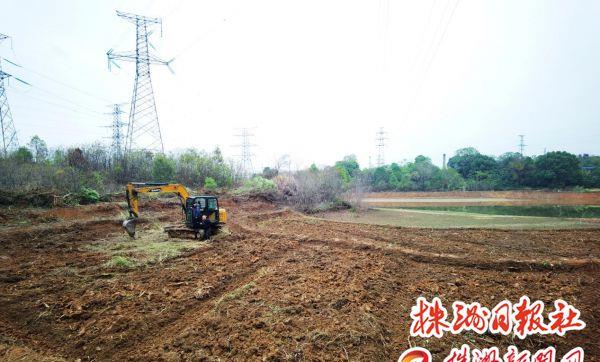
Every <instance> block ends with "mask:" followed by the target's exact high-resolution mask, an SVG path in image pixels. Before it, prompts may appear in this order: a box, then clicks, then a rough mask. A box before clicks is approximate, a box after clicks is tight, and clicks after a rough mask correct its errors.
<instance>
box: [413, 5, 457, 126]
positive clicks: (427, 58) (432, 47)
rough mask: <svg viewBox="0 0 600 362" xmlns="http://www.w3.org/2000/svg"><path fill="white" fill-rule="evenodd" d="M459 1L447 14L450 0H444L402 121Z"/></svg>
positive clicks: (421, 83)
mask: <svg viewBox="0 0 600 362" xmlns="http://www.w3.org/2000/svg"><path fill="white" fill-rule="evenodd" d="M459 2H460V0H456V1H455V3H454V7H452V10H450V13H449V15H447V13H448V11H449V9H450V7H449V6H450V3H451V0H448V1H447V2H446V6H445V7H444V10H443V11H442V14H441V15H440V21H439V23H438V25H437V26H436V29H435V31H434V33H433V36H432V38H431V42H430V43H429V46H428V47H427V50H426V51H425V53H423V65H424V66H423V67H422V69H423V70H422V71H421V72H420V73H419V74H420V77H419V78H417V81H416V82H415V84H416V86H415V88H414V89H415V91H414V93H413V95H412V97H411V98H410V101H409V103H408V104H407V107H406V109H405V111H404V116H403V121H404V120H406V118H408V116H409V114H410V112H411V111H412V108H413V107H414V105H415V103H416V101H417V98H418V96H419V94H420V93H421V88H422V87H423V84H424V83H425V81H426V80H427V76H428V74H429V69H430V68H431V65H432V64H433V61H434V60H435V57H436V55H437V52H438V50H439V48H440V46H441V44H442V42H443V41H444V38H445V37H446V32H447V30H448V27H449V26H450V23H451V22H452V18H453V17H454V13H455V11H456V8H457V7H458V4H459ZM446 17H447V20H446V22H445V23H444V19H445V18H446ZM442 27H443V30H442V33H441V35H440V36H439V37H438V36H437V34H438V33H439V31H440V30H441V29H442ZM436 38H437V42H436ZM430 50H431V51H430ZM428 54H429V56H428Z"/></svg>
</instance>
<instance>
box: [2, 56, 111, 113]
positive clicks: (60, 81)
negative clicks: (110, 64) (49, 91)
mask: <svg viewBox="0 0 600 362" xmlns="http://www.w3.org/2000/svg"><path fill="white" fill-rule="evenodd" d="M5 60H6V61H7V62H8V63H10V64H12V65H14V66H16V67H18V68H21V69H23V70H26V71H28V72H31V73H33V74H36V75H38V76H40V77H42V78H45V79H47V80H49V81H51V82H54V83H56V84H59V85H61V86H63V87H65V88H69V89H71V90H74V91H76V92H79V93H81V94H83V95H86V96H88V97H91V98H94V99H96V100H98V101H100V102H103V103H107V102H110V100H107V99H105V98H103V97H100V96H98V95H96V94H93V93H90V92H88V91H86V90H83V89H80V88H77V87H75V86H73V85H70V84H68V83H65V82H64V81H62V80H59V79H56V78H54V77H51V76H49V75H46V74H44V73H42V72H39V71H37V70H33V69H31V68H29V67H26V66H23V65H20V64H17V63H15V62H12V61H10V60H8V59H5ZM38 88H39V87H38Z"/></svg>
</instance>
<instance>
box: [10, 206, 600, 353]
mask: <svg viewBox="0 0 600 362" xmlns="http://www.w3.org/2000/svg"><path fill="white" fill-rule="evenodd" d="M222 204H226V205H227V208H228V212H229V214H230V223H229V225H228V228H227V229H228V230H227V231H226V232H224V233H222V234H221V235H218V236H217V237H215V238H214V240H213V241H211V242H210V243H209V244H207V246H205V247H200V248H197V249H194V250H190V251H187V252H185V253H184V254H183V255H180V256H178V257H175V258H172V259H168V260H165V261H163V262H161V263H156V264H151V265H147V266H143V267H138V268H133V269H130V270H122V269H116V268H110V267H107V266H106V264H105V263H106V261H107V260H108V258H109V256H108V255H106V254H104V253H102V252H100V251H97V250H94V249H90V248H89V247H87V246H88V245H89V244H90V243H91V242H93V241H97V240H103V242H111V240H113V239H114V238H117V237H120V236H121V233H122V231H121V229H120V220H119V219H120V217H121V214H120V210H119V209H118V208H117V207H115V208H113V207H112V206H110V205H111V204H107V205H108V206H104V207H102V208H98V210H101V215H99V216H98V217H97V218H89V217H88V218H79V216H78V212H74V211H69V210H62V211H61V210H59V209H53V210H51V211H49V213H51V214H52V215H54V216H55V217H57V219H54V218H44V217H41V216H39V215H38V217H36V218H31V219H30V222H29V223H25V224H24V223H22V222H21V223H11V224H7V225H5V226H3V227H2V228H1V229H0V230H1V233H0V261H1V263H0V358H1V359H11V360H18V359H22V358H26V359H30V360H40V359H44V358H46V359H47V360H59V359H61V358H64V359H66V360H76V359H81V360H82V361H86V360H240V361H244V360H364V361H378V360H382V361H385V360H396V359H397V358H398V356H399V355H400V353H401V352H402V351H404V350H405V349H407V348H408V347H409V346H415V345H416V346H422V347H426V348H428V349H429V350H430V351H431V352H432V354H433V356H434V360H436V361H438V360H440V361H441V360H442V359H443V358H444V357H445V356H446V355H447V354H448V353H449V351H450V349H451V348H452V347H459V346H460V345H461V344H463V343H467V344H469V345H470V346H471V347H473V348H485V347H491V346H494V345H495V346H498V347H499V348H500V350H501V352H502V353H504V352H505V350H506V346H508V345H511V344H515V345H517V346H519V347H520V348H521V349H528V350H530V351H535V350H537V349H538V348H545V347H547V346H549V345H554V346H556V348H557V351H558V356H562V354H563V353H564V352H566V351H568V350H570V349H571V348H574V347H576V346H581V347H583V348H584V350H585V352H586V359H588V360H591V361H594V360H597V359H598V356H599V355H600V348H599V344H598V343H597V342H598V340H600V333H599V331H598V327H599V325H598V323H599V318H600V307H598V304H597V300H598V297H599V296H600V295H599V293H598V291H599V290H600V289H599V287H600V285H599V281H598V270H599V269H600V268H599V267H598V264H599V258H600V230H573V231H539V230H538V231H503V230H481V229H477V230H429V229H411V228H396V227H386V226H375V225H361V224H349V223H338V222H332V221H325V220H320V219H316V218H310V217H306V216H304V215H301V214H298V213H295V212H292V211H289V210H280V209H278V208H277V207H275V206H274V205H272V204H268V203H264V202H260V201H246V202H241V203H235V202H233V201H231V200H223V202H222ZM114 206H116V204H115V205H114ZM142 207H144V206H142ZM96 208H97V207H96ZM93 210H94V207H90V212H94V211H93ZM110 210H114V212H112V211H110ZM143 214H144V215H145V217H147V219H146V220H147V221H146V224H149V223H152V222H158V223H168V222H172V221H174V220H177V219H178V217H179V211H178V209H177V206H176V205H172V204H170V201H153V202H152V203H151V204H150V205H149V207H148V206H146V207H145V208H144V213H143ZM36 215H37V214H36ZM42 216H43V215H42ZM70 217H71V218H70ZM140 232H144V223H142V225H141V231H140ZM189 242H190V243H196V241H189ZM522 295H528V296H529V297H530V298H531V299H532V300H534V299H539V300H542V301H544V303H546V305H547V306H550V305H551V304H552V302H553V301H554V300H555V299H557V298H562V299H564V300H566V301H568V302H570V303H571V304H573V305H574V306H575V307H577V308H578V309H579V310H580V311H581V313H582V315H581V318H582V319H583V320H584V321H585V322H586V323H587V328H586V329H584V330H583V331H572V332H567V334H566V336H565V337H558V336H550V335H547V336H533V337H528V338H526V339H525V340H522V341H521V340H518V339H513V338H511V337H504V336H499V335H492V334H485V335H477V334H474V333H462V334H459V335H451V334H446V335H445V336H444V337H443V338H441V339H437V338H431V339H423V338H412V337H410V334H409V326H410V322H411V319H410V317H409V313H410V308H411V306H413V305H414V304H415V300H416V299H417V297H419V296H424V297H426V298H427V299H428V300H431V298H433V297H434V296H438V297H440V299H441V300H442V302H443V303H444V305H445V306H446V308H448V309H451V304H452V302H453V301H455V300H462V301H464V302H474V301H478V302H480V303H481V304H482V305H484V306H488V307H490V308H491V307H493V306H494V305H495V304H496V303H498V302H499V301H501V300H503V299H508V300H511V301H513V302H517V301H518V299H519V298H520V297H521V296H522ZM546 314H547V313H546Z"/></svg>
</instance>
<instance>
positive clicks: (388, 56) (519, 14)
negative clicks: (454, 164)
mask: <svg viewBox="0 0 600 362" xmlns="http://www.w3.org/2000/svg"><path fill="white" fill-rule="evenodd" d="M2 3H3V4H2V9H3V11H2V12H1V13H0V33H4V34H7V35H10V36H12V38H13V39H12V48H11V43H10V42H4V43H3V44H1V45H0V57H5V58H7V59H9V60H11V61H13V62H16V63H18V64H20V65H22V66H24V67H25V68H17V67H14V66H12V65H10V64H7V63H6V62H3V69H4V70H5V71H7V72H9V73H12V74H13V75H15V76H17V77H19V78H21V79H24V80H26V81H28V82H29V83H31V84H32V85H33V86H32V87H28V86H25V85H22V84H20V83H19V82H16V81H14V80H13V81H11V82H10V87H9V89H8V96H9V102H10V104H11V109H12V113H13V116H14V120H15V124H16V127H17V129H18V132H19V139H20V141H21V143H22V144H24V143H26V142H27V141H28V140H29V139H30V138H31V136H32V135H34V134H38V135H39V136H41V137H42V138H43V139H45V140H46V141H47V142H48V144H49V145H50V146H57V145H72V144H82V143H90V142H93V141H94V140H102V141H104V142H109V140H107V139H103V138H102V137H108V136H110V129H109V128H104V127H103V126H106V125H109V124H110V122H111V119H110V116H108V115H104V114H103V113H105V112H109V111H110V109H109V107H108V104H109V103H121V102H129V101H130V98H131V93H132V89H133V76H134V65H133V64H131V63H121V66H122V68H121V69H118V68H115V67H113V68H112V71H110V72H109V70H108V68H107V61H106V51H107V50H108V49H111V48H114V49H115V51H126V50H133V49H134V41H135V29H134V26H133V24H130V23H128V22H126V21H124V20H122V19H121V18H119V17H117V16H116V14H115V10H117V9H118V10H121V11H126V12H134V13H140V14H143V15H147V16H157V17H162V19H163V37H162V38H161V37H160V32H159V31H156V32H155V33H154V34H153V35H152V43H153V44H154V45H155V47H156V49H157V50H156V54H158V55H159V56H161V57H162V58H163V59H167V60H168V59H170V58H173V57H175V61H174V62H173V68H174V70H175V74H171V73H170V72H169V71H168V70H167V69H166V68H165V67H160V66H157V67H155V68H153V74H152V77H153V84H154V90H155V97H156V102H157V107H158V113H159V119H160V122H161V129H162V134H163V139H164V143H165V147H166V149H167V150H176V149H183V148H187V147H197V148H200V149H207V150H212V149H213V148H214V147H215V146H217V145H218V146H220V147H221V149H222V150H223V152H224V154H225V155H226V156H230V157H231V156H234V155H236V154H239V151H238V150H236V149H235V148H234V147H233V145H235V144H237V143H239V140H238V139H236V138H235V137H234V135H235V134H237V133H239V128H240V127H255V128H254V129H253V130H252V132H253V134H254V135H255V136H254V138H253V143H254V144H256V147H255V148H254V149H253V153H254V154H255V157H254V165H255V168H256V169H257V170H258V169H259V168H261V167H263V166H266V165H271V164H273V163H274V162H275V160H276V159H277V158H278V157H279V156H281V155H283V154H289V155H290V156H291V158H292V161H293V162H294V165H295V166H296V167H301V166H307V165H309V164H310V163H312V162H315V163H317V164H320V165H322V164H331V163H333V162H334V161H335V160H338V159H341V158H342V157H343V156H344V155H346V154H351V153H354V154H356V155H357V157H358V159H359V162H360V163H361V165H363V166H367V165H368V162H369V161H368V160H369V156H371V157H372V160H373V163H375V160H376V156H377V153H376V149H375V132H376V131H377V129H378V128H379V127H384V128H385V130H386V131H387V132H388V135H387V137H388V140H387V147H386V152H385V156H386V157H385V158H386V161H387V162H391V161H402V160H404V159H412V158H414V157H415V156H416V155H418V154H425V155H427V156H429V157H431V158H432V159H433V161H434V162H435V163H437V164H441V159H442V153H444V152H445V153H447V154H448V155H449V156H451V155H452V154H453V153H454V151H455V150H456V149H458V148H461V147H466V146H474V147H476V148H477V149H479V150H480V151H481V152H483V153H486V154H492V155H498V154H500V153H503V152H506V151H516V150H517V147H516V145H517V143H518V137H517V135H518V134H525V135H526V139H525V141H526V143H527V145H528V146H527V148H526V153H527V154H540V153H542V152H543V151H544V149H545V148H546V149H547V150H549V151H550V150H567V151H570V152H573V153H594V154H598V153H600V146H599V144H600V143H599V142H598V140H599V139H600V126H599V123H598V119H599V117H600V106H599V105H600V102H598V100H597V98H598V95H599V94H600V92H599V91H600V70H599V69H600V68H599V65H600V52H599V49H600V40H599V36H598V35H599V34H600V21H598V19H599V18H600V2H598V1H592V0H589V1H558V0H556V1H542V0H540V1H522V0H512V1H482V0H461V1H460V2H459V3H458V4H457V0H449V1H447V0H437V1H435V2H434V1H433V0H427V1H416V0H415V1H394V0H371V1H368V0H365V1H347V0H346V1H306V0H305V1H282V0H274V1H243V0H240V1H178V0H174V1H164V0H163V1H159V0H156V1H117V0H114V1H110V0H107V1H75V0H71V1H42V0H39V1H27V0H3V1H2ZM455 6H456V10H455V12H454V13H453V16H452V17H450V15H449V14H450V13H452V9H454V7H455ZM448 20H451V21H450V22H449V25H448V27H447V30H446V31H445V32H444V28H445V24H446V23H447V21H448ZM442 34H444V36H443V37H442ZM438 45H439V46H438ZM434 55H435V56H434ZM427 64H430V65H429V66H428V65H427ZM40 74H43V75H44V76H40ZM48 77H50V78H51V79H53V80H50V79H49V78H48ZM55 80H59V81H60V82H63V83H64V84H66V85H68V86H69V87H66V86H64V84H61V83H58V82H56V81H55ZM71 87H74V88H77V89H79V90H81V91H84V92H87V93H89V94H93V96H88V95H85V94H83V93H81V92H78V91H75V90H73V89H72V88H71ZM126 108H127V109H128V107H126Z"/></svg>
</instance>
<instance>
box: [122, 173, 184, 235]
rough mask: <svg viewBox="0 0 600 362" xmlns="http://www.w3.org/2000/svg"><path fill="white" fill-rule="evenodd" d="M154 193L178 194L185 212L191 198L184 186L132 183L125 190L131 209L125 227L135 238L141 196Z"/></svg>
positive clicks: (124, 222) (124, 223)
mask: <svg viewBox="0 0 600 362" xmlns="http://www.w3.org/2000/svg"><path fill="white" fill-rule="evenodd" d="M153 192H171V193H174V194H177V196H179V201H180V202H181V208H182V209H183V211H184V212H185V200H187V198H188V197H189V193H188V192H187V190H186V188H185V187H184V186H183V185H181V184H169V183H159V182H130V183H128V184H127V186H126V188H125V198H126V199H127V206H128V207H129V219H127V220H125V221H123V227H124V228H125V230H126V231H127V233H128V234H129V236H131V237H134V236H135V226H136V224H137V218H138V217H139V215H140V211H139V194H145V193H153Z"/></svg>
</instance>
